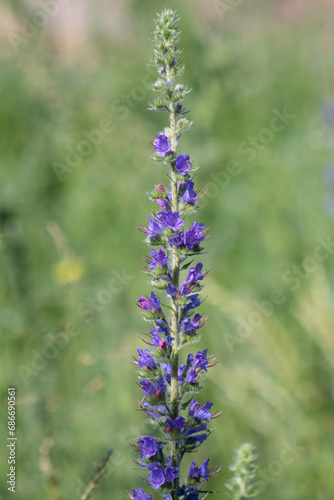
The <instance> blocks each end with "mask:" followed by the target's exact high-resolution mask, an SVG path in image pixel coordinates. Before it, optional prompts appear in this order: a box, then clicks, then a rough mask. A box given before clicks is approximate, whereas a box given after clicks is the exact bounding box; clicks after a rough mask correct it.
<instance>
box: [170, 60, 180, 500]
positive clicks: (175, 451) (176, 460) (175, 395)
mask: <svg viewBox="0 0 334 500" xmlns="http://www.w3.org/2000/svg"><path fill="white" fill-rule="evenodd" d="M167 78H168V81H169V82H171V80H172V77H171V71H170V68H169V67H168V68H167ZM169 112H170V115H169V120H170V131H171V137H170V140H171V148H172V151H174V153H176V148H177V138H176V114H175V109H174V104H173V102H170V105H169ZM174 161H175V160H174ZM171 184H172V186H171V187H172V211H173V212H177V211H178V208H179V203H178V188H177V179H176V173H175V170H174V168H173V167H172V169H171ZM179 275H180V259H179V255H178V252H177V247H176V245H173V248H172V281H173V286H175V287H177V288H178V287H179ZM172 307H173V311H172V331H173V336H174V342H173V357H172V360H171V363H172V380H171V403H172V417H173V418H176V417H177V416H178V415H179V380H178V369H179V306H177V305H176V304H173V301H172ZM171 457H172V461H173V466H174V467H180V454H179V446H178V443H177V442H172V443H171ZM177 486H178V484H176V489H175V493H174V495H175V499H177Z"/></svg>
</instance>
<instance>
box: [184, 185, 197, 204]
mask: <svg viewBox="0 0 334 500" xmlns="http://www.w3.org/2000/svg"><path fill="white" fill-rule="evenodd" d="M182 203H197V193H196V191H195V190H194V183H193V182H188V184H187V188H186V190H185V192H184V193H183V195H182Z"/></svg>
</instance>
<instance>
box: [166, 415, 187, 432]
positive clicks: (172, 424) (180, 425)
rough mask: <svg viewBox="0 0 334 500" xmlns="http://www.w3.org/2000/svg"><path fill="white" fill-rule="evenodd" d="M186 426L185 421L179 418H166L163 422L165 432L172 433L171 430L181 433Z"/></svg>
mask: <svg viewBox="0 0 334 500" xmlns="http://www.w3.org/2000/svg"><path fill="white" fill-rule="evenodd" d="M186 425H187V421H186V420H185V419H184V418H183V417H181V416H179V417H176V418H175V419H172V418H167V420H166V421H165V427H166V430H167V432H172V431H173V430H177V431H183V429H184V428H185V426H186Z"/></svg>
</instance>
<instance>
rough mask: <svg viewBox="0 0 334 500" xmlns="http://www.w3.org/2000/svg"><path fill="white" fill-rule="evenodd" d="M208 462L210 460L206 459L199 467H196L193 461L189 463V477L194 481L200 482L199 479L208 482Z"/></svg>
mask: <svg viewBox="0 0 334 500" xmlns="http://www.w3.org/2000/svg"><path fill="white" fill-rule="evenodd" d="M209 461H210V459H209V458H207V459H206V460H205V462H204V463H203V464H202V465H201V466H200V467H197V466H196V462H195V461H193V462H191V464H190V468H189V477H191V478H192V479H195V480H196V481H200V480H201V479H205V480H206V481H208V478H209V475H210V471H209V467H208V463H209Z"/></svg>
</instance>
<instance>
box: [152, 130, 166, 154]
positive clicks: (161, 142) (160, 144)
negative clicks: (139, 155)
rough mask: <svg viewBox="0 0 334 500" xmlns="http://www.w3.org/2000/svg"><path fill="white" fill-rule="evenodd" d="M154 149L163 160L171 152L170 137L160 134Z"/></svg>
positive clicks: (154, 143)
mask: <svg viewBox="0 0 334 500" xmlns="http://www.w3.org/2000/svg"><path fill="white" fill-rule="evenodd" d="M153 147H154V149H155V150H156V152H157V155H158V156H160V157H161V158H163V157H164V156H166V154H167V153H168V152H169V151H170V146H169V142H168V137H167V136H166V135H161V134H158V135H157V138H156V139H155V141H154V142H153Z"/></svg>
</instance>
